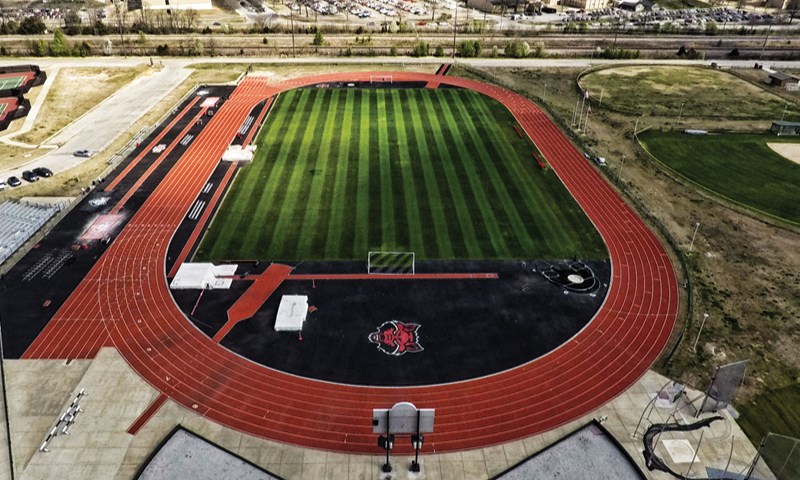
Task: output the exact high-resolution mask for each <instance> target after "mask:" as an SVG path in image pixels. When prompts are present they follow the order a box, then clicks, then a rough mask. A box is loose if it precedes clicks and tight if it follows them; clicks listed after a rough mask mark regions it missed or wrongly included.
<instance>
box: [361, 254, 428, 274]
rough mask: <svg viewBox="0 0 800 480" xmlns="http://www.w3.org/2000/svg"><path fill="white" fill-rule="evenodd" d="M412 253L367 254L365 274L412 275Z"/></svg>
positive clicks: (413, 271) (414, 259)
mask: <svg viewBox="0 0 800 480" xmlns="http://www.w3.org/2000/svg"><path fill="white" fill-rule="evenodd" d="M415 263H416V256H415V255H414V252H369V256H368V258H367V273H368V274H370V275H414V273H415V271H416V270H415Z"/></svg>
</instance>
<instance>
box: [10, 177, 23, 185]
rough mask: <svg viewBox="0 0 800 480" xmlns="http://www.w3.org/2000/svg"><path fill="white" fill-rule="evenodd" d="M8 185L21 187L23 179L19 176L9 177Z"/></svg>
mask: <svg viewBox="0 0 800 480" xmlns="http://www.w3.org/2000/svg"><path fill="white" fill-rule="evenodd" d="M8 185H9V186H11V187H19V186H20V185H22V180H20V179H19V178H17V177H8Z"/></svg>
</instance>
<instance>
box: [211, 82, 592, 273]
mask: <svg viewBox="0 0 800 480" xmlns="http://www.w3.org/2000/svg"><path fill="white" fill-rule="evenodd" d="M514 125H515V120H514V119H513V117H511V115H510V114H509V112H508V111H507V110H505V109H504V108H503V107H502V106H501V105H500V104H499V103H497V102H496V101H494V100H492V99H490V98H488V97H484V96H483V95H481V94H478V93H476V92H472V91H467V90H456V89H435V90H434V89H379V90H369V89H365V90H359V89H313V88H309V89H298V90H293V91H290V92H287V93H284V94H282V95H281V96H280V98H279V99H278V100H277V102H276V103H275V106H274V108H273V110H272V112H271V113H270V116H269V118H268V120H267V123H266V125H265V127H264V128H263V129H262V131H261V133H260V134H259V137H258V151H257V154H256V157H255V159H254V160H253V163H252V164H251V165H249V166H247V167H246V168H244V169H243V170H242V171H241V172H240V173H239V174H238V176H237V178H236V181H235V182H234V184H233V186H232V187H231V190H230V192H229V193H228V195H227V196H226V198H225V200H224V202H223V203H222V205H221V206H220V210H219V212H218V213H217V215H216V216H215V218H214V221H213V222H212V225H211V227H210V228H209V230H208V232H207V234H206V236H205V238H204V239H203V242H202V243H201V245H200V248H199V249H198V253H197V255H196V258H197V259H198V260H223V259H269V260H283V261H286V260H323V259H325V260H355V259H358V260H363V259H365V258H366V256H367V252H368V251H370V250H372V251H413V252H416V254H417V257H418V259H456V258H458V259H501V258H502V259H511V258H582V259H590V258H605V257H607V253H606V251H605V248H604V246H603V244H602V240H601V239H600V237H599V235H598V234H597V232H596V231H595V230H594V228H593V227H592V225H591V224H590V223H589V221H588V219H587V218H586V216H585V215H584V214H583V212H582V211H581V210H580V208H579V207H578V205H577V204H576V203H575V202H574V201H573V200H572V198H571V197H570V195H569V193H568V192H567V190H566V189H565V188H564V186H563V185H562V184H561V182H560V181H559V180H558V178H557V177H556V175H555V174H554V173H553V172H551V171H546V172H543V171H542V170H541V169H540V168H539V166H538V165H537V163H536V161H535V160H534V159H533V157H532V156H531V150H532V145H531V143H530V141H529V140H527V139H520V138H519V136H517V134H516V132H515V131H514V129H513V126H514Z"/></svg>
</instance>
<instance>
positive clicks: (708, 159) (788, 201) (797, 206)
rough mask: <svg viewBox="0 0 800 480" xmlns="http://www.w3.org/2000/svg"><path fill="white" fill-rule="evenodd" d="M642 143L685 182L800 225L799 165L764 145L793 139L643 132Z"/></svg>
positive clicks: (640, 137) (640, 136)
mask: <svg viewBox="0 0 800 480" xmlns="http://www.w3.org/2000/svg"><path fill="white" fill-rule="evenodd" d="M639 141H640V142H641V143H642V145H643V146H644V147H645V148H646V149H647V150H648V151H649V152H650V154H652V155H653V156H654V157H655V158H657V159H658V160H659V161H661V162H662V163H664V164H665V165H667V166H668V167H669V168H671V169H672V170H674V171H676V172H678V173H679V174H681V175H683V176H684V177H686V178H688V179H689V180H691V181H693V182H695V183H697V184H699V185H701V186H703V187H705V188H707V189H708V190H711V191H713V192H716V193H717V194H719V195H721V196H723V197H725V198H728V199H730V200H733V201H735V202H737V203H740V204H742V205H745V206H747V207H750V208H753V209H755V210H758V211H761V212H764V213H767V214H769V215H772V216H775V217H778V218H781V219H784V220H788V221H789V222H792V223H795V224H800V203H798V201H797V199H798V198H800V165H798V164H796V163H794V162H792V161H790V160H787V159H785V158H783V157H782V156H780V155H778V154H777V153H776V152H774V151H773V150H772V149H770V148H769V147H768V146H767V143H768V142H769V143H778V142H787V143H798V142H800V139H798V138H797V137H795V138H792V137H778V136H775V135H770V134H766V135H741V134H721V135H687V134H684V133H680V132H656V131H651V132H645V133H642V134H640V135H639Z"/></svg>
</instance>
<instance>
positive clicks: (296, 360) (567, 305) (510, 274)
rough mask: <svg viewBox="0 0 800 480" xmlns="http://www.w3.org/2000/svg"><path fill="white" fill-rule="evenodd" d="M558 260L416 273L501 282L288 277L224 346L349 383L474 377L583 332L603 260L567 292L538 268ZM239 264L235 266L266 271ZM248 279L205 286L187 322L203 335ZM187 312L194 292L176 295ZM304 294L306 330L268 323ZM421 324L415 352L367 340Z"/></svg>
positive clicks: (604, 276) (350, 268)
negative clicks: (579, 288)
mask: <svg viewBox="0 0 800 480" xmlns="http://www.w3.org/2000/svg"><path fill="white" fill-rule="evenodd" d="M364 263H365V262H314V263H302V264H300V265H298V266H297V268H296V269H295V271H294V274H298V273H323V272H326V273H364V272H365V270H366V266H365V264H364ZM552 263H554V262H543V261H539V262H531V261H528V262H520V261H505V262H503V261H476V262H463V261H459V262H443V261H437V262H417V272H418V273H443V272H462V273H463V272H497V273H498V274H499V276H500V278H499V279H497V280H484V279H481V280H345V281H339V280H336V281H331V280H324V281H316V282H313V283H312V282H311V281H285V282H284V283H283V284H282V285H281V286H280V287H279V288H278V290H277V291H276V292H275V293H274V294H273V295H272V296H271V297H270V298H269V299H268V300H267V302H266V303H265V304H264V306H263V307H262V308H261V309H260V310H259V311H258V312H257V313H256V315H255V316H254V317H253V318H252V319H250V320H247V321H243V322H241V323H239V324H238V325H236V326H235V327H234V328H233V329H232V330H231V331H230V332H229V333H228V335H227V336H226V337H225V338H224V339H223V340H222V345H223V346H225V347H226V348H229V349H230V350H232V351H234V352H236V353H238V354H240V355H242V356H245V357H247V358H250V359H252V360H253V361H255V362H257V363H260V364H262V365H265V366H268V367H271V368H275V369H277V370H281V371H284V372H287V373H292V374H296V375H299V376H303V377H308V378H315V379H319V380H327V381H332V382H339V383H347V384H355V385H385V386H404V385H429V384H438V383H447V382H454V381H458V380H466V379H471V378H476V377H480V376H484V375H489V374H492V373H496V372H500V371H503V370H506V369H509V368H513V367H516V366H518V365H521V364H523V363H526V362H528V361H530V360H533V359H535V358H538V357H540V356H542V355H545V354H546V353H547V352H550V351H552V350H553V349H555V348H556V347H558V346H560V345H561V344H563V343H564V342H566V341H567V340H568V339H569V338H571V337H572V336H574V335H575V334H576V333H577V332H578V331H579V330H580V329H582V328H583V327H584V326H585V325H586V324H587V323H588V321H589V320H590V319H591V318H592V316H593V315H594V313H595V312H596V311H597V310H598V309H599V307H600V305H601V304H602V302H603V299H604V298H605V295H606V292H607V289H608V279H609V276H610V268H609V264H608V262H607V261H593V262H586V263H587V265H588V266H589V267H590V268H591V270H592V271H593V272H594V273H595V275H596V276H597V277H598V280H599V282H600V287H599V288H598V290H597V291H596V292H594V293H591V294H576V293H572V292H568V291H566V290H564V289H563V288H560V287H558V286H556V285H554V284H552V283H550V282H548V281H547V280H546V279H545V278H544V277H543V276H542V275H541V274H540V272H539V270H541V269H544V268H545V267H546V266H548V265H550V264H552ZM266 266H267V262H261V263H260V264H259V265H258V266H255V265H253V264H246V265H242V266H240V269H239V271H238V272H239V273H244V272H245V271H249V272H250V273H256V272H259V271H261V270H263V269H264V268H266ZM250 285H251V282H250V281H234V284H233V288H232V289H231V290H229V291H223V290H211V291H206V292H204V293H203V297H202V298H201V299H200V302H199V304H198V305H197V309H196V311H195V315H194V316H193V321H194V322H195V324H196V325H197V326H198V328H200V329H201V330H203V331H204V332H205V333H206V334H208V335H209V336H213V335H214V333H216V332H217V330H219V328H221V326H222V325H223V324H224V323H225V321H226V311H227V309H228V308H229V307H230V306H231V305H232V304H233V303H234V301H235V299H236V298H238V296H239V295H241V293H243V292H244V291H245V290H246V289H247V288H248V287H249V286H250ZM173 293H174V294H175V297H176V299H177V300H178V302H179V304H180V305H181V306H182V308H184V309H185V311H187V312H188V311H191V309H192V308H193V307H194V305H195V303H196V302H197V298H198V293H199V292H198V291H183V292H173ZM297 294H299V295H308V297H309V305H312V306H314V307H316V311H314V312H312V313H310V314H309V315H308V318H307V319H306V323H305V325H304V327H303V331H302V340H300V335H298V334H297V333H296V332H276V331H275V330H274V324H275V317H276V314H277V309H278V305H279V302H280V297H281V296H282V295H297ZM391 320H397V321H399V322H403V323H405V324H418V325H419V328H418V330H417V333H418V342H417V343H418V344H419V346H420V347H421V348H422V350H421V351H419V352H417V353H412V352H408V353H405V354H403V355H400V356H393V355H389V354H387V353H385V352H384V351H382V350H380V349H379V348H378V347H377V345H376V344H374V343H372V342H370V340H369V337H370V334H371V333H373V332H375V331H376V329H378V328H379V327H380V326H381V325H382V324H384V322H389V321H391Z"/></svg>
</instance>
